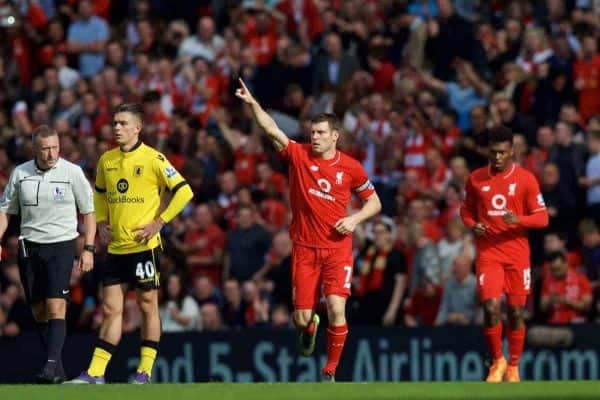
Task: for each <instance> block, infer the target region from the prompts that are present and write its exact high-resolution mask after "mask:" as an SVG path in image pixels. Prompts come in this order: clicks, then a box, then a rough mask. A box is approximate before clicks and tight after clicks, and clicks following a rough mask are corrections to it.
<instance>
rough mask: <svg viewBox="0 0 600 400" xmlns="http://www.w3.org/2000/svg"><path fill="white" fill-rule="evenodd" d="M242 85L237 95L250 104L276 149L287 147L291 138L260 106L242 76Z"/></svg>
mask: <svg viewBox="0 0 600 400" xmlns="http://www.w3.org/2000/svg"><path fill="white" fill-rule="evenodd" d="M239 82H240V87H239V88H238V89H237V90H236V91H235V95H236V96H237V97H239V98H240V99H242V100H243V101H244V103H246V104H248V105H249V106H250V109H251V110H252V115H253V116H254V120H255V121H256V123H257V124H258V126H260V127H261V128H262V129H263V130H264V131H265V132H266V133H267V135H268V136H269V139H271V142H272V143H273V145H274V146H275V149H276V150H278V151H279V150H281V149H284V148H286V147H287V145H288V142H289V139H288V137H287V136H286V135H285V133H283V132H282V131H281V129H279V127H278V126H277V124H276V123H275V121H274V120H273V118H271V116H270V115H269V114H268V113H267V112H266V111H265V110H263V108H262V107H261V106H260V104H259V103H258V101H256V99H255V98H254V96H252V94H251V93H250V91H249V90H248V88H247V87H246V84H245V83H244V81H243V80H242V79H241V78H240V79H239Z"/></svg>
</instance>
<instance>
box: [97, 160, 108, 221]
mask: <svg viewBox="0 0 600 400" xmlns="http://www.w3.org/2000/svg"><path fill="white" fill-rule="evenodd" d="M95 186H96V187H95V190H94V208H95V210H96V222H103V221H108V207H107V205H106V182H105V181H104V168H103V163H102V158H100V160H98V169H97V171H96V185H95Z"/></svg>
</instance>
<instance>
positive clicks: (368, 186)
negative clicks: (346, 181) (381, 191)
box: [354, 179, 373, 192]
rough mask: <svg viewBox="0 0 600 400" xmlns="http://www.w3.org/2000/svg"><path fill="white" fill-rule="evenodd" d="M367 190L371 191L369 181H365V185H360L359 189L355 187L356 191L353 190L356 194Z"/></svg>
mask: <svg viewBox="0 0 600 400" xmlns="http://www.w3.org/2000/svg"><path fill="white" fill-rule="evenodd" d="M367 189H373V184H372V183H371V181H370V180H368V179H367V180H366V182H365V183H363V184H362V185H360V186H359V187H357V188H356V189H354V190H355V191H356V192H362V191H363V190H367Z"/></svg>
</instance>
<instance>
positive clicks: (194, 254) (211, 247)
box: [183, 204, 225, 286]
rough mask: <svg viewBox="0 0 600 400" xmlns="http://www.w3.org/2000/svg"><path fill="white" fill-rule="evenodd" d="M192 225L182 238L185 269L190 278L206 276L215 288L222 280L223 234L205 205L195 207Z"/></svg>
mask: <svg viewBox="0 0 600 400" xmlns="http://www.w3.org/2000/svg"><path fill="white" fill-rule="evenodd" d="M192 221H193V224H192V225H191V227H190V228H191V229H188V230H187V231H186V233H185V238H184V245H183V248H184V252H185V254H186V256H187V257H186V261H187V268H188V270H189V272H190V274H191V275H192V276H196V275H200V274H202V275H206V276H207V277H208V278H210V280H211V281H212V283H213V284H214V285H216V286H220V285H221V281H222V278H223V256H224V248H225V234H224V232H223V230H222V229H221V228H219V226H218V225H216V224H215V223H214V222H213V214H212V211H211V209H210V207H209V206H208V205H207V204H200V205H198V206H196V209H195V210H194V215H193V220H192Z"/></svg>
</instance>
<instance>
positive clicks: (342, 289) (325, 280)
mask: <svg viewBox="0 0 600 400" xmlns="http://www.w3.org/2000/svg"><path fill="white" fill-rule="evenodd" d="M353 265H354V260H353V256H352V248H351V247H348V248H339V249H328V248H318V247H307V246H301V245H297V244H294V247H293V249H292V301H293V302H294V308H295V309H296V310H312V309H314V308H315V305H316V304H317V303H318V302H319V299H320V297H321V285H322V286H323V293H324V294H325V296H329V295H338V296H343V297H348V296H349V295H350V286H351V284H352V269H353Z"/></svg>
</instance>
